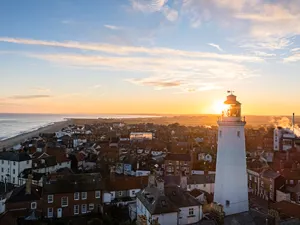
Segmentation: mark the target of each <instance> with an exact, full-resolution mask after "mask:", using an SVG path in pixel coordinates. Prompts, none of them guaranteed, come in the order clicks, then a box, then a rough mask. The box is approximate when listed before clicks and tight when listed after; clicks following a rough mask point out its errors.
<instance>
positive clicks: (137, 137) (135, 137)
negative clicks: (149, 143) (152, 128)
mask: <svg viewBox="0 0 300 225" xmlns="http://www.w3.org/2000/svg"><path fill="white" fill-rule="evenodd" d="M152 139H153V133H152V132H131V133H130V140H131V141H142V140H152Z"/></svg>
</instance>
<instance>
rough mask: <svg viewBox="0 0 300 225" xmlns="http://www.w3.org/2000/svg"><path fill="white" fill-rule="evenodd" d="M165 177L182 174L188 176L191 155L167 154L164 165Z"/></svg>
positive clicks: (190, 167) (190, 166)
mask: <svg viewBox="0 0 300 225" xmlns="http://www.w3.org/2000/svg"><path fill="white" fill-rule="evenodd" d="M164 169H165V175H177V176H178V175H180V174H182V172H185V174H190V173H191V169H192V163H191V155H190V154H188V153H186V154H168V155H167V156H166V158H165V163H164Z"/></svg>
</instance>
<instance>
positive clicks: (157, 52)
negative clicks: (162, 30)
mask: <svg viewBox="0 0 300 225" xmlns="http://www.w3.org/2000/svg"><path fill="white" fill-rule="evenodd" d="M0 42H9V43H15V44H25V45H40V46H49V47H61V48H71V49H81V50H90V51H98V52H104V53H109V54H114V55H129V54H131V55H132V54H148V55H152V56H168V57H189V58H191V57H192V58H213V59H220V60H230V61H232V60H233V61H238V62H242V61H248V62H260V61H263V59H262V58H259V57H256V56H249V55H248V56H247V55H233V54H217V53H211V52H197V51H184V50H178V49H171V48H148V47H138V46H122V45H112V44H97V43H80V42H73V41H66V42H55V41H44V40H34V39H21V38H8V37H0Z"/></svg>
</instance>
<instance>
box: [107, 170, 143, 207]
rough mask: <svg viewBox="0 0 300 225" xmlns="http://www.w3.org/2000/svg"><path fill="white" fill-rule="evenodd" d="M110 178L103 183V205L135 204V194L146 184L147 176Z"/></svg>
mask: <svg viewBox="0 0 300 225" xmlns="http://www.w3.org/2000/svg"><path fill="white" fill-rule="evenodd" d="M112 176H113V175H112ZM112 176H111V177H110V179H108V180H106V182H105V190H103V201H102V202H103V204H104V205H111V204H115V205H127V204H130V203H135V202H136V194H137V193H138V192H139V191H141V190H142V189H143V188H145V187H146V186H147V183H148V176H139V177H135V176H116V177H112Z"/></svg>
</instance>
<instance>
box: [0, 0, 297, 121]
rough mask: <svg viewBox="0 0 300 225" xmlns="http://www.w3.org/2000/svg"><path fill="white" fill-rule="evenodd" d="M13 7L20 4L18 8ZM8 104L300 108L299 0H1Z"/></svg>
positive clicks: (31, 109)
mask: <svg viewBox="0 0 300 225" xmlns="http://www.w3.org/2000/svg"><path fill="white" fill-rule="evenodd" d="M12 12H14V13H12ZM0 13H1V15H2V16H3V18H5V19H4V20H1V21H0V26H1V28H2V29H1V30H0V66H1V70H0V72H1V76H2V77H1V85H0V96H1V97H0V113H52V114H219V113H221V112H218V110H219V108H220V104H221V103H220V102H222V101H224V100H225V98H226V91H227V90H234V91H235V94H236V95H237V98H238V100H239V101H240V102H241V103H242V113H243V114H245V115H291V114H292V113H293V112H295V113H296V115H297V114H300V106H299V105H298V104H297V98H296V97H294V96H297V95H299V94H300V91H297V88H298V87H297V84H298V83H299V82H300V77H299V76H298V77H297V71H299V70H300V64H299V63H298V65H297V62H298V61H300V40H299V35H300V28H299V26H298V21H300V20H299V19H300V3H299V2H297V0H287V1H284V2H282V1H271V0H265V1H263V0H236V1H234V2H231V1H229V0H222V1H218V0H211V1H204V0H203V1H202V0H185V1H179V0H168V1H167V0H149V1H147V0H124V1H120V0H102V1H98V0H92V1H89V4H85V3H84V2H82V1H79V0H73V1H71V0H64V1H58V0H57V1H51V2H43V3H41V2H39V1H37V0H28V1H26V2H18V4H14V3H13V2H11V1H3V2H0Z"/></svg>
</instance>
